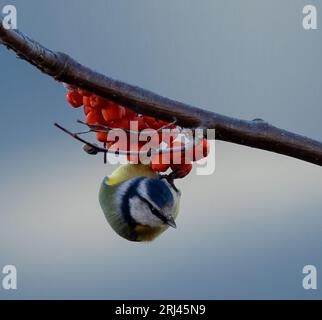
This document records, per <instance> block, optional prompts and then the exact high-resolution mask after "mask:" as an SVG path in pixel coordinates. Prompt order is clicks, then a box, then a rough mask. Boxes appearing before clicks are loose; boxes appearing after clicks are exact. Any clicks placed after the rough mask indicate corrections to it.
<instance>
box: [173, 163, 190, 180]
mask: <svg viewBox="0 0 322 320" xmlns="http://www.w3.org/2000/svg"><path fill="white" fill-rule="evenodd" d="M171 170H172V171H176V178H184V177H185V176H186V175H187V174H189V172H190V171H191V170H192V164H191V163H187V164H172V165H171Z"/></svg>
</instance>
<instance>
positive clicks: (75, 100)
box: [66, 91, 83, 108]
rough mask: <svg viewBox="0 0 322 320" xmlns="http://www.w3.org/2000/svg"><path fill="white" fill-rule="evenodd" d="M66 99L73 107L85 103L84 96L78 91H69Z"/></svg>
mask: <svg viewBox="0 0 322 320" xmlns="http://www.w3.org/2000/svg"><path fill="white" fill-rule="evenodd" d="M66 99H67V101H68V102H69V103H70V105H71V106H72V107H73V108H79V107H80V106H81V105H82V104H83V97H82V96H81V95H80V94H79V93H78V92H76V91H69V92H68V93H67V96H66Z"/></svg>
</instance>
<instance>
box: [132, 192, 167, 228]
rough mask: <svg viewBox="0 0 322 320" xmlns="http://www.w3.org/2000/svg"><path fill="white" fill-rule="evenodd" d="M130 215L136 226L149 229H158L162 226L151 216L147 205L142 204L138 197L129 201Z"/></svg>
mask: <svg viewBox="0 0 322 320" xmlns="http://www.w3.org/2000/svg"><path fill="white" fill-rule="evenodd" d="M130 214H131V216H132V218H133V219H134V220H135V221H136V222H137V223H138V224H142V225H145V226H149V227H160V226H161V225H163V221H161V220H160V219H159V218H158V217H156V216H155V215H153V214H152V212H151V211H150V209H149V207H148V205H147V204H145V203H144V202H142V201H141V200H140V199H139V198H138V197H133V198H131V199H130Z"/></svg>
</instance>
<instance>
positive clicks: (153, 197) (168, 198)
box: [118, 177, 176, 228]
mask: <svg viewBox="0 0 322 320" xmlns="http://www.w3.org/2000/svg"><path fill="white" fill-rule="evenodd" d="M118 199H119V206H120V209H121V212H122V214H123V215H124V217H125V218H126V219H128V220H129V222H132V223H135V224H139V225H144V226H148V227H151V228H155V227H160V226H163V225H164V226H165V225H169V226H171V227H173V228H175V227H176V224H175V221H174V219H175V209H176V199H175V191H174V190H172V188H171V186H170V185H169V184H168V183H167V182H166V181H164V180H160V179H156V178H147V177H137V178H134V179H130V180H129V181H127V182H125V183H124V184H123V185H122V187H120V190H119V192H118Z"/></svg>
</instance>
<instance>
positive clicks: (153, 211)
mask: <svg viewBox="0 0 322 320" xmlns="http://www.w3.org/2000/svg"><path fill="white" fill-rule="evenodd" d="M150 210H151V211H152V213H157V212H158V210H157V209H156V208H154V207H153V206H150Z"/></svg>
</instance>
